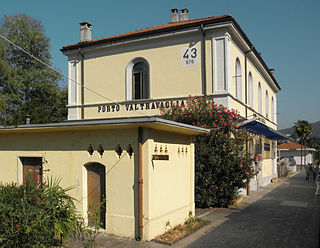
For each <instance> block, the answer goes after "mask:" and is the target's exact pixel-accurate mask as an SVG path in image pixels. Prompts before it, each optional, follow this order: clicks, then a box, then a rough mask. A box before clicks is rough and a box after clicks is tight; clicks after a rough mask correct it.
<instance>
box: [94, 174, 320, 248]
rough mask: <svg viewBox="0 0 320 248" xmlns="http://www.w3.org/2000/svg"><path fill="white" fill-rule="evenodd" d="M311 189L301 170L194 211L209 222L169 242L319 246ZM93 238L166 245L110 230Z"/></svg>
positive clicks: (194, 247) (193, 246)
mask: <svg viewBox="0 0 320 248" xmlns="http://www.w3.org/2000/svg"><path fill="white" fill-rule="evenodd" d="M315 191H316V185H315V183H314V182H308V181H306V180H305V173H304V172H300V173H298V174H296V175H294V176H293V177H291V178H284V179H281V180H280V182H277V183H271V184H269V185H267V186H266V187H262V188H260V189H259V190H257V191H252V192H251V194H250V195H249V196H244V200H243V202H242V203H241V204H240V205H238V206H236V207H232V208H214V209H205V210H197V214H198V215H200V216H202V217H201V218H202V219H204V220H209V221H211V223H210V224H209V225H207V226H205V227H204V228H202V229H200V230H198V231H197V232H195V233H193V234H191V235H189V236H188V237H186V238H184V239H182V240H180V241H179V242H177V243H176V244H175V245H174V246H173V247H175V248H182V247H189V248H206V247H208V248H209V247H210V248H214V247H218V248H224V247H226V248H233V247H235V248H237V247H245V248H251V247H254V248H256V247H257V248H260V247H261V248H264V247H265V248H271V247H281V248H282V247H290V248H293V247H299V248H302V247H308V248H313V247H320V246H319V223H320V219H319V217H320V213H319V211H320V204H319V203H320V195H319V196H317V198H315ZM97 241H98V247H99V248H102V247H112V248H168V247H169V246H167V245H162V244H158V243H155V242H138V241H135V240H132V239H127V238H121V237H116V236H112V235H100V236H99V238H98V240H97Z"/></svg>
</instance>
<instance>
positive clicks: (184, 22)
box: [62, 15, 232, 49]
mask: <svg viewBox="0 0 320 248" xmlns="http://www.w3.org/2000/svg"><path fill="white" fill-rule="evenodd" d="M226 17H232V16H231V15H222V16H212V17H206V18H200V19H194V20H188V21H180V22H173V23H167V24H163V25H159V26H154V27H148V28H144V29H139V30H135V31H131V32H128V33H123V34H118V35H113V36H110V37H106V38H101V39H96V40H91V41H87V42H85V43H86V44H90V43H96V42H99V41H108V40H111V39H115V38H124V37H126V36H130V35H135V34H143V33H147V32H150V31H158V30H159V31H160V30H161V29H166V28H171V27H182V26H184V25H187V24H193V23H198V22H203V21H211V20H216V19H223V18H226ZM79 44H81V43H75V44H71V45H67V46H64V47H63V48H62V49H66V48H70V47H72V46H76V45H79Z"/></svg>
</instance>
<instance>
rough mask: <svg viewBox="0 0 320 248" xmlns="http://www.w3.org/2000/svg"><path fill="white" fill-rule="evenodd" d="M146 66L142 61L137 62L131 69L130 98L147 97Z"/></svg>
mask: <svg viewBox="0 0 320 248" xmlns="http://www.w3.org/2000/svg"><path fill="white" fill-rule="evenodd" d="M147 73H148V70H147V66H146V64H145V63H143V62H138V63H136V64H135V65H134V66H133V70H132V88H133V89H132V99H146V98H148V94H147V92H148V89H147V88H148V85H149V84H148V79H147Z"/></svg>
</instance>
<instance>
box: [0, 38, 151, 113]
mask: <svg viewBox="0 0 320 248" xmlns="http://www.w3.org/2000/svg"><path fill="white" fill-rule="evenodd" d="M0 37H1V38H2V39H4V40H5V41H7V42H8V43H10V44H11V45H13V46H14V47H16V48H18V49H19V50H21V51H22V52H24V53H25V54H27V55H28V56H30V57H31V58H33V59H35V60H37V61H38V62H40V63H41V64H43V65H44V66H46V67H48V68H49V69H51V70H53V71H54V72H56V73H58V74H59V75H61V76H63V77H65V78H67V79H68V80H71V81H72V82H74V83H75V84H77V85H79V86H80V87H82V88H84V89H86V90H88V91H90V92H92V93H93V94H96V95H97V96H100V97H102V98H103V99H105V100H107V101H109V102H111V103H114V104H116V105H119V106H121V104H120V103H119V102H116V101H113V100H112V99H110V98H108V97H106V96H104V95H102V94H100V93H98V92H96V91H94V90H91V89H90V88H88V87H86V86H84V85H81V84H80V83H78V82H77V81H76V80H74V79H72V78H71V77H69V76H66V75H65V74H63V73H62V72H60V71H58V70H57V69H55V68H54V67H52V66H51V65H49V64H47V63H45V62H44V61H42V60H41V59H39V58H37V57H36V56H34V55H32V54H31V53H29V52H28V51H26V50H24V49H23V48H22V47H20V46H19V45H17V44H15V43H13V42H12V41H11V40H9V39H7V38H6V37H4V36H3V35H1V34H0ZM133 111H135V112H138V113H140V114H142V115H145V116H147V117H151V116H150V115H147V114H145V113H143V112H141V111H139V110H135V109H133Z"/></svg>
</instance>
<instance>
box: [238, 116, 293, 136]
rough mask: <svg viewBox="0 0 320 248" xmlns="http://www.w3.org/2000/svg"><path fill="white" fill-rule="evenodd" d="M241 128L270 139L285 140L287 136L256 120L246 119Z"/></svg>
mask: <svg viewBox="0 0 320 248" xmlns="http://www.w3.org/2000/svg"><path fill="white" fill-rule="evenodd" d="M240 128H241V129H245V130H246V131H247V132H248V133H252V134H254V135H258V136H264V137H266V138H267V139H270V140H287V139H288V138H287V137H286V136H285V135H283V134H282V133H280V132H278V131H277V130H274V129H272V128H270V127H267V126H266V125H264V124H263V123H261V122H258V121H256V120H253V121H246V122H244V124H243V125H242V126H240Z"/></svg>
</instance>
